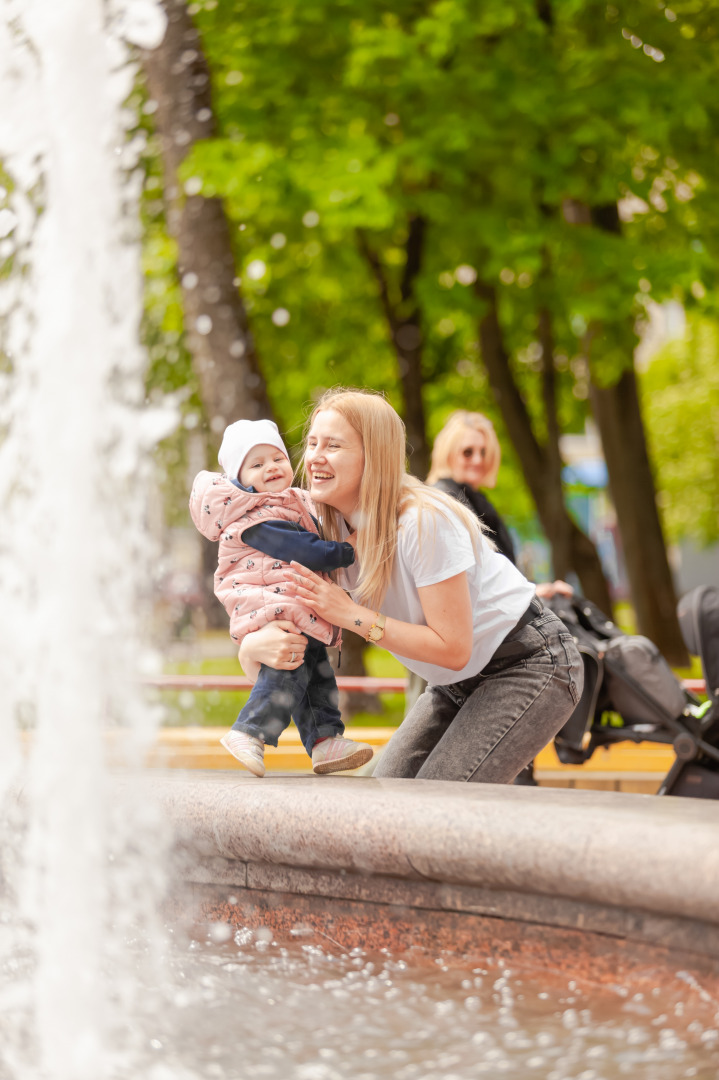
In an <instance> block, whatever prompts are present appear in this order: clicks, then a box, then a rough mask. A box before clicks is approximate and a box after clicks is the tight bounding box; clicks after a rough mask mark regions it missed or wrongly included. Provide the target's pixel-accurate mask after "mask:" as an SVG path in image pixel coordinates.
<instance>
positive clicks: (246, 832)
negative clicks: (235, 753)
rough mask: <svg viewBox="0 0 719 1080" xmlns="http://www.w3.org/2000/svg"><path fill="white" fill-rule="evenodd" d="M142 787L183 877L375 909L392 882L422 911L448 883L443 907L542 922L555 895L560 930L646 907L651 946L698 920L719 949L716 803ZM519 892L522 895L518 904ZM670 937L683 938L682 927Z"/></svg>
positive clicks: (262, 786)
mask: <svg viewBox="0 0 719 1080" xmlns="http://www.w3.org/2000/svg"><path fill="white" fill-rule="evenodd" d="M153 789H154V790H155V791H156V793H157V794H158V795H159V797H160V799H161V802H162V804H163V806H164V808H165V811H166V813H167V814H168V815H169V817H170V819H171V821H172V822H173V825H174V828H175V830H176V832H177V834H178V836H179V837H181V838H182V841H183V843H184V845H185V846H188V845H189V847H190V848H191V850H192V852H193V857H194V858H195V859H196V860H199V863H198V870H197V873H196V874H195V875H194V880H195V881H197V882H200V881H204V882H210V881H214V882H216V883H218V884H220V883H222V882H223V881H224V882H225V883H228V884H230V883H233V884H235V885H238V886H243V887H247V888H257V889H262V888H267V887H268V881H269V880H270V878H273V875H274V882H275V884H274V885H272V884H270V886H269V887H270V888H276V889H280V888H281V889H283V890H285V891H287V890H289V891H290V892H292V891H296V890H299V891H304V892H307V893H312V892H313V891H314V892H315V893H316V894H317V895H330V894H331V895H334V896H342V895H345V896H351V898H353V899H364V901H365V902H367V901H372V900H374V901H377V902H380V903H382V902H384V903H388V902H389V903H393V902H394V903H406V902H408V901H407V900H406V899H404V900H402V899H400V897H399V894H398V893H397V889H399V888H400V883H404V884H403V885H402V886H401V890H400V891H402V892H403V893H406V894H407V895H409V893H410V892H411V889H410V888H409V886H410V885H412V886H413V887H414V888H415V891H416V889H417V887H418V883H423V884H422V888H424V890H425V891H424V893H423V894H422V895H423V897H424V898H423V899H422V900H421V901H420V902H419V903H420V904H421V905H423V906H435V907H445V909H446V906H447V905H445V903H444V902H443V901H442V892H441V890H444V895H445V896H446V895H448V892H447V890H448V889H450V888H454V892H455V900H454V901H453V902H452V903H451V904H449V907H451V908H452V909H453V910H465V911H466V910H471V909H472V904H473V903H474V910H479V909H481V910H483V911H484V912H485V913H489V914H493V915H494V916H495V917H496V916H497V915H499V916H502V915H503V913H506V914H507V916H508V917H510V918H523V917H524V918H527V919H533V920H534V921H544V920H545V918H546V921H548V922H552V919H551V918H550V915H549V912H550V907H551V905H550V904H548V901H551V902H552V903H553V904H554V905H555V912H556V904H557V903H558V902H562V903H563V904H564V910H565V913H566V914H565V916H564V917H562V918H560V919H559V920H558V921H559V922H564V923H565V925H566V924H567V917H566V916H568V915H569V913H570V910H571V912H572V916H571V919H570V920H569V921H570V923H571V925H574V926H578V925H582V923H584V925H587V923H586V922H585V920H584V915H583V916H582V919H581V920H580V922H577V917H578V915H579V914H581V913H582V912H584V913H585V915H586V917H587V918H588V919H589V922H590V923H592V924H597V929H598V930H599V931H600V932H602V931H601V929H600V925H599V924H602V923H603V924H604V925H605V926H606V925H607V913H609V914H611V913H612V912H613V911H614V912H615V913H616V915H617V916H619V915H620V913H621V919H620V922H623V923H624V924H626V925H627V926H630V925H631V924H632V923H636V922H637V918H640V921H641V919H642V918H643V916H644V915H651V916H654V917H658V919H657V918H655V919H654V923H653V924H652V925H654V926H655V927H658V928H663V930H661V936H662V937H663V939H664V943H668V942H667V936H668V937H669V938H671V937H672V933H671V928H670V923H671V926H674V928H675V929H676V928H677V927H678V928H679V930H681V927H682V926H683V927H684V928H685V930H686V928H687V927H688V926H690V925H691V923H692V922H693V921H700V922H701V923H702V924H703V931H702V932H703V933H704V934H705V935H706V937H705V940H706V941H707V945H709V944H710V945H711V947H710V950H709V951H710V952H711V953H712V954H714V955H717V956H719V904H718V902H717V898H718V897H719V805H716V804H714V803H712V802H708V801H702V800H690V799H672V798H662V799H658V798H656V797H653V796H644V795H622V794H613V793H604V792H591V791H564V790H553V789H547V788H522V787H503V786H494V785H469V784H449V783H438V782H432V781H403V780H377V779H374V778H359V777H312V776H283V777H268V778H265V779H264V780H261V781H258V780H256V779H254V778H252V777H245V776H238V775H237V774H234V773H233V774H231V775H225V776H222V775H218V774H217V773H214V774H212V775H209V774H205V775H204V776H202V777H201V778H199V777H198V774H197V773H193V774H189V775H188V774H184V775H180V774H177V773H175V774H172V775H171V776H165V777H162V778H159V777H158V778H157V779H156V780H154V781H153ZM200 867H202V869H200ZM213 867H214V869H213ZM247 868H249V870H248V869H247ZM262 868H264V869H262ZM268 868H277V869H275V870H273V871H271V872H270V871H268ZM279 868H283V870H282V874H280V873H279ZM268 873H269V877H268ZM302 873H303V874H304V877H302ZM283 875H284V876H283ZM293 875H294V876H293ZM328 876H329V877H330V878H331V879H332V880H333V882H334V885H333V886H332V887H331V888H330V887H329V886H328V885H327V880H328ZM350 877H351V881H353V882H359V881H364V886H363V890H362V889H358V887H357V885H356V884H355V885H353V886H352V889H353V890H354V891H352V890H350V892H349V893H348V892H347V891H346V890H347V888H348V883H347V882H348V880H350ZM343 878H345V879H347V880H345V883H344V885H343V884H342V879H343ZM250 879H251V880H250ZM321 879H322V880H324V886H323V887H322V888H321V887H320V880H321ZM367 879H374V884H371V885H368V882H367ZM388 879H391V881H392V882H393V883H394V885H393V888H394V890H395V892H394V894H392V895H394V896H395V899H394V900H393V899H391V898H390V894H388V893H387V891H386V890H387V885H388V883H389V882H388ZM313 881H314V884H312V882H313ZM282 882H284V884H282ZM301 882H303V883H304V884H301ZM343 889H344V890H345V891H344V892H343V891H342V890H343ZM428 889H429V891H430V892H431V893H432V896H433V897H434V899H432V900H430V899H429V898H428V893H427V890H428ZM477 890H480V892H481V897H482V898H483V899H481V900H478V899H477V896H478V894H477ZM362 892H363V895H360V893H362ZM469 893H471V894H472V895H473V896H474V901H472V899H471V897H470V896H469ZM383 895H384V896H386V897H387V898H386V899H382V897H383ZM463 896H464V897H465V900H466V901H467V903H468V904H469V907H466V906H465V907H464V908H463V906H462V904H463V902H462V899H461V898H462V897H463ZM510 897H511V898H513V900H512V902H511V903H510V902H509V900H510ZM522 898H523V899H522ZM527 898H534V899H533V900H532V903H531V904H530V908H531V912H530V910H529V909H527ZM409 902H410V903H412V902H411V901H409ZM417 903H418V901H417V900H415V901H414V903H413V904H412V906H414V905H415V904H417ZM523 904H524V908H525V909H526V910H525V914H524V916H523V915H522V914H521V911H522V905H523ZM477 905H479V907H477ZM567 905H569V907H568V906H567ZM490 909H491V910H490ZM541 910H544V911H545V912H546V913H547V914H546V915H545V916H544V917H543V916H542V915H541V914H540V911H541ZM667 920H669V921H670V922H667ZM644 922H645V923H646V924H647V926H649V925H650V924H651V920H646V919H644ZM615 925H616V922H615ZM605 932H606V931H605ZM659 932H660V931H659V930H657V933H659ZM665 935H667V936H665ZM651 936H652V937H655V934H652V935H651ZM691 936H692V937H693V936H695V935H691ZM679 937H680V938H681V939H682V940H684V941H685V943H686V934H685V933H679ZM708 939H711V942H709V940H708ZM677 944H680V942H679V941H677Z"/></svg>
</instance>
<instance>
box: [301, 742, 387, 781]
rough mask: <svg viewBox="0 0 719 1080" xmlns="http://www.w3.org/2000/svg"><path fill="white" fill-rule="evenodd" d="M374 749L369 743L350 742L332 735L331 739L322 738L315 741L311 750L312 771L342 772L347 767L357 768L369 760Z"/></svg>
mask: <svg viewBox="0 0 719 1080" xmlns="http://www.w3.org/2000/svg"><path fill="white" fill-rule="evenodd" d="M373 754H374V750H373V749H372V747H371V746H370V745H369V743H364V742H352V740H351V739H343V738H342V736H341V735H334V736H333V737H332V738H331V739H322V740H321V741H320V742H317V743H315V745H314V748H313V750H312V772H316V773H330V772H344V771H345V770H347V769H359V767H360V765H366V764H367V762H368V761H370V760H371V758H372V755H373Z"/></svg>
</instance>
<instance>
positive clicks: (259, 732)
mask: <svg viewBox="0 0 719 1080" xmlns="http://www.w3.org/2000/svg"><path fill="white" fill-rule="evenodd" d="M219 461H220V465H221V466H222V468H223V470H224V475H222V476H221V475H219V474H218V473H210V472H201V473H199V474H198V476H197V477H196V478H195V482H194V484H193V487H192V494H191V496H190V513H191V515H192V520H193V521H194V523H195V525H196V526H197V528H198V529H199V530H200V532H201V533H202V534H203V536H206V537H207V538H208V540H219V542H220V545H219V558H218V566H217V571H216V573H215V596H217V598H218V599H219V600H221V601H222V603H223V604H224V605H225V608H226V610H227V613H228V615H229V616H230V637H231V638H232V640H233V641H236V642H237V643H238V644H239V642H240V641H241V640H242V638H243V637H244V636H245V634H249V633H251V632H252V631H253V630H259V629H260V627H262V626H265V625H266V624H267V623H268V622H272V621H273V620H276V619H287V620H289V621H290V622H293V623H294V624H295V626H297V628H298V629H299V630H300V631H301V632H302V633H303V634H304V635H305V636H306V637H307V648H306V650H305V657H304V663H302V664H301V665H300V667H298V668H296V669H295V670H294V671H284V670H282V671H278V670H276V669H275V668H271V667H267V666H266V665H265V664H262V665H261V667H260V673H259V675H258V677H257V682H256V683H255V685H254V687H253V688H252V692H251V694H250V697H249V700H248V702H247V704H246V705H245V707H244V708H243V709H242V710H241V712H240V715H239V716H238V717H237V720H236V721H235V723H234V724H233V725H232V728H231V730H230V731H229V732H228V733H227V734H226V735H225V736H224V737H223V738H222V739H221V740H220V741H221V743H222V745H223V746H224V747H225V749H226V750H229V752H230V753H231V754H232V755H233V756H234V757H236V758H237V760H238V761H239V762H240V763H241V764H242V765H244V766H245V768H247V769H249V770H250V772H252V773H254V775H255V776H264V775H265V763H264V750H265V743H270V745H271V746H277V739H278V736H279V735H280V733H281V732H282V731H284V729H285V728H286V727H287V726H288V724H289V722H290V717H292V718H293V719H294V721H295V723H296V725H297V728H298V730H299V733H300V737H301V739H302V743H303V745H304V747H305V749H306V751H307V753H308V754H309V755H310V756H311V758H312V768H313V770H314V772H316V773H329V772H337V771H339V770H344V769H357V768H359V766H360V765H364V764H365V763H366V762H367V761H369V760H370V758H371V757H372V753H373V751H372V747H371V746H369V745H368V744H367V743H356V742H352V741H351V740H350V739H345V738H344V737H343V732H344V724H343V723H342V720H341V718H340V713H339V710H338V709H337V683H336V682H335V677H334V672H333V671H332V666H331V664H330V662H329V659H328V657H327V649H326V647H325V646H326V645H338V644H340V643H341V634H340V631H339V630H338V629H337V628H336V627H334V626H331V625H330V624H329V623H328V622H325V620H324V619H321V618H320V617H319V616H318V615H315V614H314V613H313V612H309V611H307V610H306V609H305V608H304V607H302V606H301V605H300V604H298V603H296V602H295V601H294V600H293V599H292V597H289V596H286V595H285V577H284V571H285V570H286V569H287V564H288V563H289V562H290V561H292V560H293V559H294V560H296V561H297V562H299V563H302V564H303V566H306V567H308V568H309V569H310V570H315V571H318V572H327V571H329V570H337V569H339V568H340V567H347V566H350V565H351V564H352V563H353V562H354V550H353V548H352V545H351V544H348V543H339V542H334V541H329V540H322V539H321V537H320V536H318V534H317V522H316V520H315V518H314V517H313V510H314V507H313V504H312V501H311V499H310V497H309V495H308V494H307V492H305V491H302V490H301V489H300V488H294V487H291V484H292V466H291V464H290V460H289V457H288V454H287V451H286V449H285V445H284V443H283V441H282V439H281V437H280V433H279V431H278V429H277V425H276V424H273V423H272V421H271V420H238V421H237V423H235V424H230V426H229V427H228V428H227V429H226V431H225V434H224V437H223V439H222V446H221V447H220V453H219Z"/></svg>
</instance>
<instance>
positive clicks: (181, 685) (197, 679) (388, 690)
mask: <svg viewBox="0 0 719 1080" xmlns="http://www.w3.org/2000/svg"><path fill="white" fill-rule="evenodd" d="M145 685H146V686H152V687H154V688H155V689H157V690H249V689H250V688H251V687H252V683H251V682H250V680H249V679H248V678H247V677H246V676H245V675H158V676H157V677H156V678H154V679H146V680H145ZM683 685H684V686H685V688H686V689H687V690H690V691H691V692H692V693H694V694H703V693H704V690H705V683H704V680H703V679H684V680H683ZM337 687H338V689H340V690H353V691H356V692H359V693H364V694H403V693H404V692H405V690H406V689H407V680H406V679H389V678H388V679H376V678H373V677H372V676H370V675H338V676H337Z"/></svg>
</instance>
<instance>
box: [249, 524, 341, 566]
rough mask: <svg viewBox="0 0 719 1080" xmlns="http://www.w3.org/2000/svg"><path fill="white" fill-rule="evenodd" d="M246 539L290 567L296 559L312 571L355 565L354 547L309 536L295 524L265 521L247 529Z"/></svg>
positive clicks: (312, 535) (311, 534)
mask: <svg viewBox="0 0 719 1080" xmlns="http://www.w3.org/2000/svg"><path fill="white" fill-rule="evenodd" d="M242 539H243V541H244V542H245V543H246V544H249V545H250V547H253V548H257V550H258V551H262V552H264V554H265V555H271V556H272V558H273V559H281V560H282V562H287V563H288V562H292V560H293V559H294V561H295V562H298V563H302V565H303V566H306V567H307V569H308V570H325V571H328V570H339V569H340V568H341V567H346V566H351V565H352V563H353V562H354V561H355V552H354V548H353V547H352V545H351V544H348V543H346V542H344V541H339V540H322V538H321V537H319V536H318V535H317V533H312V532H308V531H307V529H303V528H302V526H301V525H297V524H295V522H293V521H261V522H260V523H259V524H258V525H250V527H249V529H245V531H244V532H243V533H242Z"/></svg>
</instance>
